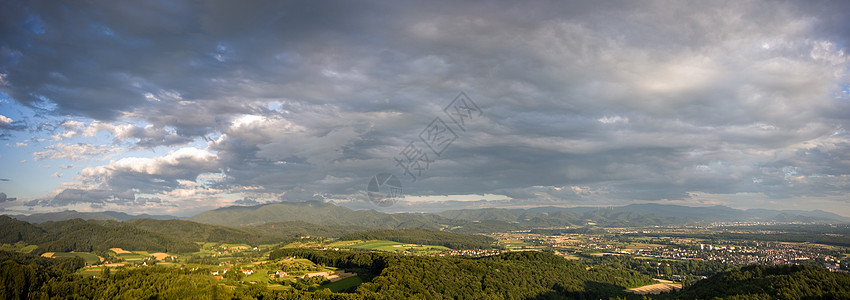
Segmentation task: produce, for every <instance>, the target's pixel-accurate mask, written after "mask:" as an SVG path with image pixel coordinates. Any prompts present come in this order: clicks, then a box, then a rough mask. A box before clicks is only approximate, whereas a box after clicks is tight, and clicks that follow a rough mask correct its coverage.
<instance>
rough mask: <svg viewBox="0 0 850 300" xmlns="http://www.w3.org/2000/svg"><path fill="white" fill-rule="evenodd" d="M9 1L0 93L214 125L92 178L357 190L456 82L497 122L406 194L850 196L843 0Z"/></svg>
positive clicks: (74, 108) (175, 132) (132, 184)
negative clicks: (195, 144) (200, 145)
mask: <svg viewBox="0 0 850 300" xmlns="http://www.w3.org/2000/svg"><path fill="white" fill-rule="evenodd" d="M3 6H4V9H3V10H2V12H0V20H2V21H0V24H2V27H0V28H1V29H0V30H2V31H0V33H2V35H3V36H4V37H8V38H4V39H2V40H0V59H1V60H2V61H1V62H2V65H0V73H2V74H3V81H2V83H3V86H0V89H2V90H3V91H4V92H5V93H7V94H9V95H10V96H11V97H12V98H13V99H15V101H18V102H19V103H23V104H25V105H28V106H32V107H51V105H49V104H52V105H55V108H54V109H53V112H52V113H54V114H56V115H72V116H76V117H87V118H92V119H94V120H96V121H95V122H98V123H96V124H95V123H94V122H93V124H88V125H87V126H88V127H86V126H80V127H79V128H75V129H73V130H72V129H68V128H66V131H65V133H64V134H67V135H68V136H74V134H77V135H80V133H79V132H83V131H84V130H86V128H89V129H91V130H94V131H95V132H98V131H108V132H110V133H112V135H113V136H114V137H115V138H116V140H118V142H122V141H129V143H132V144H133V147H129V148H131V149H136V148H155V147H158V146H172V147H173V146H184V145H186V144H188V143H191V142H192V141H193V140H196V139H197V138H201V137H203V138H204V139H206V140H207V141H209V143H208V148H207V149H195V148H184V149H194V150H181V151H183V152H180V153H179V155H178V154H175V153H170V154H168V155H165V156H160V157H157V158H152V159H130V158H125V159H120V160H116V161H113V162H110V163H109V164H106V165H103V166H96V167H90V168H87V169H86V170H84V171H83V172H81V175H80V178H81V181H82V182H84V183H87V184H92V185H94V186H95V187H97V189H103V190H114V191H115V192H118V193H124V192H127V191H131V190H134V189H135V190H137V191H139V192H141V193H151V194H157V193H165V192H170V191H175V190H179V189H182V188H185V187H186V186H185V183H181V181H194V180H195V179H196V178H198V176H201V175H203V174H209V173H219V174H223V175H222V178H220V180H217V181H215V182H210V183H209V184H208V185H207V186H206V188H212V189H221V190H229V191H233V190H231V189H234V190H238V189H239V188H240V187H251V188H252V189H253V191H255V192H258V193H260V192H262V193H271V194H275V195H278V196H279V197H281V198H280V200H285V201H304V200H310V199H321V198H324V199H330V198H334V197H341V198H345V197H347V195H358V193H360V192H362V189H363V186H364V185H365V182H366V181H367V180H368V178H370V176H372V175H374V174H376V173H379V172H394V173H397V174H398V175H401V172H402V170H401V169H400V168H399V167H398V166H397V165H396V164H395V162H394V160H393V158H394V157H396V156H398V155H399V153H400V152H401V151H402V150H403V149H404V147H405V146H407V145H408V143H410V142H412V141H417V140H418V136H417V135H418V134H419V133H420V132H421V131H422V129H423V128H424V127H425V126H427V125H428V124H429V122H430V121H432V120H433V119H434V118H435V117H438V116H443V115H442V109H443V108H444V107H445V106H446V105H447V104H448V103H449V102H450V101H451V100H452V99H454V97H455V96H456V95H457V93H458V92H461V91H463V92H465V93H467V94H468V95H469V96H470V97H471V98H472V99H473V100H474V101H475V102H476V103H477V104H478V105H479V106H480V108H481V110H482V111H483V112H484V114H483V116H482V117H481V118H480V119H477V120H475V121H474V122H471V123H470V124H469V125H468V126H469V127H468V128H466V130H460V131H458V139H457V140H456V141H455V142H453V143H452V145H451V147H450V148H448V149H447V150H446V152H445V153H444V154H443V155H440V156H439V157H436V156H435V157H432V158H433V159H434V161H433V163H432V164H430V165H429V168H428V170H427V172H426V174H425V175H424V176H422V178H420V179H418V180H417V181H416V182H405V192H406V193H410V194H414V195H445V194H480V193H489V192H500V193H503V194H505V195H508V196H511V197H513V198H514V201H513V202H512V203H579V202H582V201H585V202H586V201H590V200H592V199H601V198H608V199H619V200H660V199H691V198H692V197H693V193H694V192H701V193H709V194H735V193H761V194H765V195H768V196H770V197H775V198H783V197H796V196H805V195H813V196H814V195H816V196H829V195H840V194H842V193H845V194H846V193H847V192H848V190H850V183H848V182H850V171H848V170H850V168H848V165H847V161H848V158H847V157H846V154H843V153H848V152H850V151H847V150H850V149H847V148H848V147H847V145H848V135H847V134H846V130H847V128H850V122H848V118H847V115H848V114H847V111H848V110H850V100H848V95H846V93H845V94H844V95H842V94H841V89H843V88H846V87H847V86H848V84H850V80H848V74H847V73H848V64H850V63H848V62H849V61H850V59H848V56H847V50H846V49H847V45H848V44H847V43H848V40H850V31H848V28H850V21H848V20H850V18H848V17H847V13H846V12H847V11H848V9H850V7H848V4H846V3H838V2H823V3H815V4H811V3H794V2H791V3H770V2H740V3H730V4H725V5H716V4H714V3H702V2H690V3H685V2H668V1H646V2H633V1H623V2H605V3H591V2H553V3H535V4H525V3H516V4H515V3H513V2H507V1H506V2H501V3H500V2H484V3H482V2H476V3H455V2H428V3H421V2H407V3H405V2H391V3H387V2H371V1H365V2H351V1H338V2H323V3H319V4H317V3H311V2H289V1H288V2H275V1H268V2H266V1H262V2H247V3H245V2H239V3H236V2H232V1H206V2H188V1H187V2H179V1H178V2H173V1H165V2H157V1H153V2H138V3H137V2H101V3H78V2H55V1H44V2H39V1H35V2H8V3H5V4H4V5H3ZM443 117H444V116H443ZM127 122H136V123H145V124H144V125H139V126H137V125H136V123H127ZM145 126H147V127H145ZM70 131H75V132H77V133H70ZM58 134H62V133H58ZM60 146H61V145H59V146H55V145H54V146H51V147H52V148H49V149H59V148H62V147H60ZM65 148H67V147H65ZM54 152H55V153H54ZM54 152H51V153H44V156H45V157H48V156H50V155H53V154H56V153H62V152H61V151H58V150H56V151H54ZM37 157H42V156H37ZM326 194H327V195H326ZM73 195H76V194H73ZM280 195H282V196H280ZM319 195H321V196H319ZM95 196H96V197H93V198H96V199H106V198H108V196H109V194H108V193H105V194H104V195H95ZM361 196H362V195H361ZM352 197H355V196H352ZM61 199H65V196H63V197H60V200H56V201H60V202H61V201H64V200H61ZM248 200H251V201H256V199H255V198H252V197H248V198H244V199H243V200H240V201H243V202H240V204H250V203H249V202H246V201H248ZM65 202H67V201H65ZM65 202H63V203H65ZM452 205H455V203H453V204H452ZM458 205H460V204H458Z"/></svg>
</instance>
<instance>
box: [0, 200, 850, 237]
mask: <svg viewBox="0 0 850 300" xmlns="http://www.w3.org/2000/svg"><path fill="white" fill-rule="evenodd" d="M10 217H13V218H15V219H18V220H21V221H26V222H29V223H33V224H37V223H44V222H49V221H63V220H71V219H84V220H115V221H127V220H133V219H157V220H170V219H179V218H178V217H174V216H168V215H147V214H142V215H129V214H126V213H122V212H113V211H107V212H76V211H64V212H57V213H41V214H33V215H29V216H25V215H10ZM184 220H189V221H193V222H198V223H205V224H212V225H221V226H229V227H251V226H261V225H263V224H269V223H279V222H306V223H310V224H316V225H324V226H345V227H350V228H360V229H395V228H422V229H433V230H436V229H443V228H447V227H449V228H454V229H453V230H457V231H461V232H482V231H487V230H494V231H498V230H517V229H523V228H541V227H559V226H583V225H588V224H596V225H600V226H652V225H676V224H700V223H702V224H704V223H711V222H803V223H850V218H847V217H844V216H841V215H838V214H835V213H831V212H826V211H822V210H813V211H803V210H775V209H747V210H740V209H734V208H730V207H726V206H719V205H718V206H706V207H691V206H681V205H672V204H656V203H646V204H630V205H626V206H619V207H569V208H565V207H536V208H529V209H512V208H483V209H461V210H448V211H443V212H439V213H423V214H418V213H395V214H390V213H382V212H378V211H375V210H352V209H349V208H346V207H343V206H338V205H334V204H331V203H325V202H321V201H308V202H281V203H270V204H263V205H256V206H231V207H222V208H218V209H214V210H210V211H206V212H202V213H200V214H197V215H194V216H192V217H188V218H184ZM488 228H489V229H488Z"/></svg>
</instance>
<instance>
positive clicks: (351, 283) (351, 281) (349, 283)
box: [319, 276, 363, 293]
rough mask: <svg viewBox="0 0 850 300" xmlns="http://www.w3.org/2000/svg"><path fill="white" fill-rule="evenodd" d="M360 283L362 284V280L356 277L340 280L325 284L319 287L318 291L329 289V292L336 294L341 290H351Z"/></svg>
mask: <svg viewBox="0 0 850 300" xmlns="http://www.w3.org/2000/svg"><path fill="white" fill-rule="evenodd" d="M361 283H363V279H360V277H358V276H352V277H348V278H345V279H341V280H339V281H337V282H331V283H328V284H325V285H323V286H320V287H319V289H329V290H331V292H334V293H336V292H339V291H342V290H346V289H350V288H353V287H355V286H358V285H360V284H361Z"/></svg>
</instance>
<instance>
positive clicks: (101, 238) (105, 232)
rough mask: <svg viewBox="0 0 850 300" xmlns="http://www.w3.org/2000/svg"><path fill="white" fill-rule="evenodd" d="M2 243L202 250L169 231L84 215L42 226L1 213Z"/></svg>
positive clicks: (48, 249)
mask: <svg viewBox="0 0 850 300" xmlns="http://www.w3.org/2000/svg"><path fill="white" fill-rule="evenodd" d="M0 228H3V230H2V234H0V243H16V242H26V243H28V244H35V245H39V247H38V248H37V249H36V250H35V251H34V252H35V253H39V254H40V253H44V252H54V251H62V252H66V251H80V252H89V251H102V250H107V249H109V248H113V247H118V248H127V249H139V250H147V251H163V252H164V251H173V252H193V251H198V245H197V244H195V243H193V242H191V241H187V240H183V239H179V238H176V237H174V236H171V235H168V234H161V233H155V232H150V231H147V230H144V229H141V228H138V227H136V226H133V225H131V224H127V223H121V222H117V221H95V220H89V221H84V220H80V219H75V220H68V221H61V222H46V223H43V224H39V225H38V226H36V225H33V224H29V223H26V222H23V221H19V220H15V219H12V218H8V217H5V216H0Z"/></svg>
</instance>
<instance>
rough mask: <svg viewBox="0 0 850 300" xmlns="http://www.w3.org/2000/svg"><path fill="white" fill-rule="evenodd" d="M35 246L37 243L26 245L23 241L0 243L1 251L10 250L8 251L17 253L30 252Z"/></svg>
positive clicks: (36, 246)
mask: <svg viewBox="0 0 850 300" xmlns="http://www.w3.org/2000/svg"><path fill="white" fill-rule="evenodd" d="M35 248H38V245H28V244H27V243H24V242H17V243H14V244H2V245H0V250H2V251H10V252H19V253H30V252H32V251H33V250H35Z"/></svg>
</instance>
